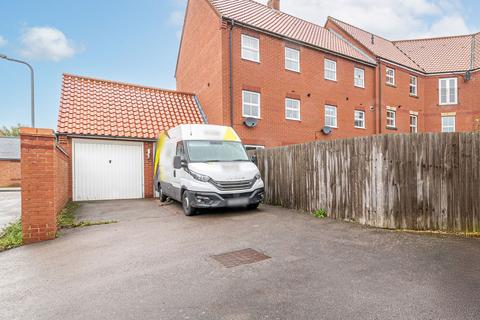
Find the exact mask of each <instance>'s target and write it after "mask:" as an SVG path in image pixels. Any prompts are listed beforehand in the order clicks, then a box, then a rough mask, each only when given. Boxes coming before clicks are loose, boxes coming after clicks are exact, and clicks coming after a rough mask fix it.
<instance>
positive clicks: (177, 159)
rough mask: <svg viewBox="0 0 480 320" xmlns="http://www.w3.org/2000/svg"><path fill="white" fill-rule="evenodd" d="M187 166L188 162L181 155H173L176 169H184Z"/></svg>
mask: <svg viewBox="0 0 480 320" xmlns="http://www.w3.org/2000/svg"><path fill="white" fill-rule="evenodd" d="M186 166H187V162H186V161H185V159H183V157H181V156H174V157H173V168H174V169H182V168H185V167H186Z"/></svg>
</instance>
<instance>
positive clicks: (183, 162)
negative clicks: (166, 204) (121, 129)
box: [154, 124, 264, 216]
mask: <svg viewBox="0 0 480 320" xmlns="http://www.w3.org/2000/svg"><path fill="white" fill-rule="evenodd" d="M154 172H155V173H154V183H155V189H156V190H157V191H158V193H159V195H160V201H165V200H166V199H167V198H171V199H174V200H177V201H179V202H181V203H182V206H183V210H184V212H185V215H187V216H190V215H193V214H195V212H196V211H197V209H199V208H218V207H246V208H248V209H255V208H257V207H258V205H259V204H260V202H261V201H262V200H263V196H264V185H263V181H262V178H261V177H260V172H259V171H258V168H257V166H256V165H255V164H254V163H253V161H251V160H250V159H249V157H248V155H247V153H246V151H245V147H244V146H243V145H242V143H241V141H240V138H239V137H238V135H237V133H236V132H235V131H234V130H233V129H232V128H230V127H224V126H217V125H206V124H188V125H180V126H178V127H175V128H173V129H170V130H169V131H168V132H163V133H162V134H161V135H160V137H159V138H158V141H157V145H156V151H155V165H154Z"/></svg>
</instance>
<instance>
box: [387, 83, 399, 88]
mask: <svg viewBox="0 0 480 320" xmlns="http://www.w3.org/2000/svg"><path fill="white" fill-rule="evenodd" d="M385 85H386V86H387V87H391V88H396V87H397V85H396V84H391V83H385Z"/></svg>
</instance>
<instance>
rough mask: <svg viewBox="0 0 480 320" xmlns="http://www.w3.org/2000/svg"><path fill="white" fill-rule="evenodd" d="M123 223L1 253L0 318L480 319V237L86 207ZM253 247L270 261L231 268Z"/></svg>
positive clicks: (281, 218) (141, 206) (140, 204)
mask: <svg viewBox="0 0 480 320" xmlns="http://www.w3.org/2000/svg"><path fill="white" fill-rule="evenodd" d="M80 213H81V215H82V216H84V217H86V218H89V219H92V220H94V219H98V218H102V219H106V220H109V219H116V220H119V221H120V222H119V223H117V224H110V225H103V226H94V227H89V228H83V229H76V230H71V231H68V232H67V233H64V234H63V235H62V236H61V237H60V238H58V239H56V240H54V241H50V242H45V243H40V244H35V245H30V246H25V247H21V248H18V249H14V250H10V251H6V252H3V253H0V274H1V277H0V292H1V298H0V319H233V320H243V319H478V317H479V315H480V304H479V301H480V239H464V238H459V237H453V236H432V235H419V234H406V233H398V232H392V231H385V230H378V229H370V228H365V227H362V226H358V225H355V224H349V223H344V222H338V221H332V220H329V219H316V218H313V217H311V216H308V215H306V214H302V213H299V212H295V211H290V210H286V209H281V208H277V207H270V206H263V207H261V209H259V210H257V211H250V212H242V211H236V212H235V211H234V212H232V211H230V212H228V213H222V212H215V213H211V214H205V215H202V216H197V217H190V218H189V217H185V216H184V215H183V214H182V213H181V209H180V206H179V205H177V204H173V205H170V206H166V207H159V204H158V202H156V201H152V200H135V201H111V202H95V203H84V204H82V207H81V208H80ZM245 248H252V249H255V250H258V251H259V252H262V253H264V254H266V255H268V256H270V257H271V259H267V260H263V261H261V262H257V263H254V264H248V265H241V266H237V267H233V268H225V267H224V266H222V265H221V264H220V263H219V262H217V261H215V260H214V259H212V258H211V256H212V255H217V254H221V253H225V252H229V251H233V250H239V249H245Z"/></svg>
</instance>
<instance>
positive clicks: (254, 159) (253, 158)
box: [250, 155, 257, 164]
mask: <svg viewBox="0 0 480 320" xmlns="http://www.w3.org/2000/svg"><path fill="white" fill-rule="evenodd" d="M250 161H252V162H253V163H255V164H257V156H255V155H253V156H251V157H250Z"/></svg>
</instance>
